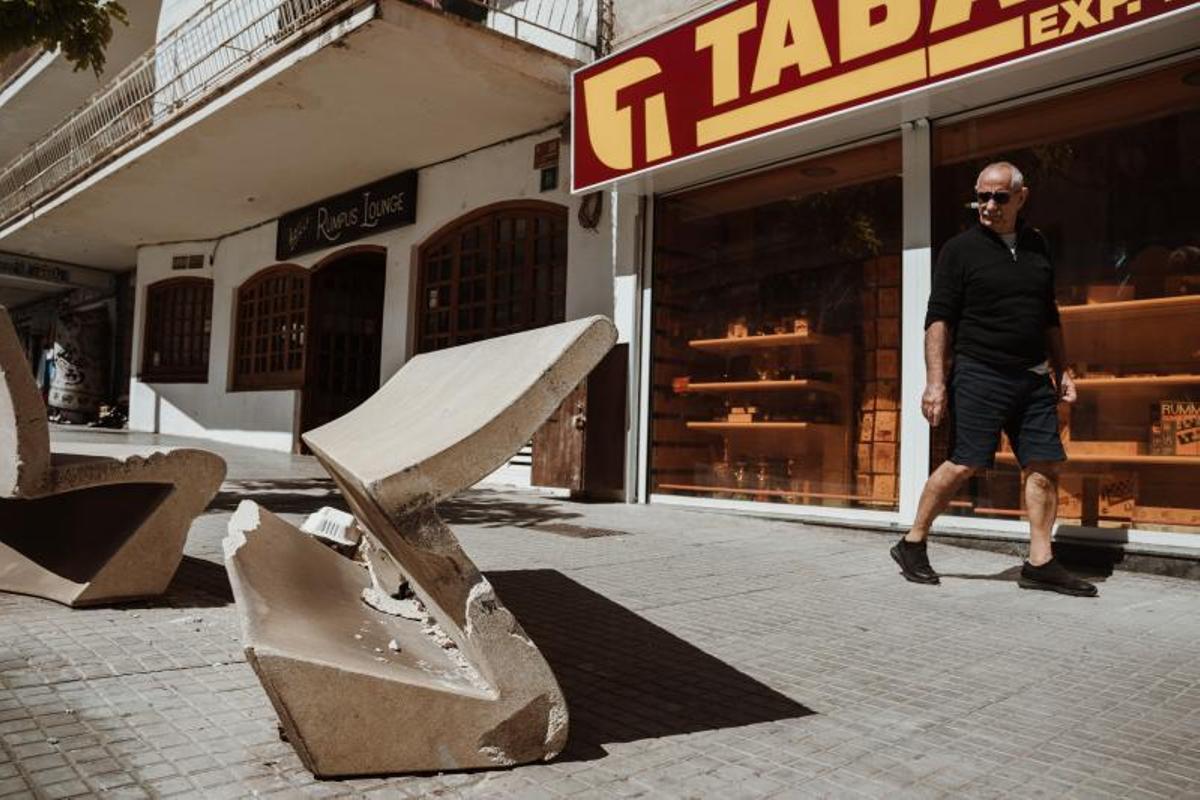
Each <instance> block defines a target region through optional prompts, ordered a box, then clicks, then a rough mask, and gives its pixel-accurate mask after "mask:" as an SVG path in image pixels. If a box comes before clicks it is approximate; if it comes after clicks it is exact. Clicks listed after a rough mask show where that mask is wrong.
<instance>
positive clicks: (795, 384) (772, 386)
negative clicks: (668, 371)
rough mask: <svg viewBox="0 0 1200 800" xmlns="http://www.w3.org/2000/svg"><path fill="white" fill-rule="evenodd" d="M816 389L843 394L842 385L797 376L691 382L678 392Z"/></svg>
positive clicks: (718, 392)
mask: <svg viewBox="0 0 1200 800" xmlns="http://www.w3.org/2000/svg"><path fill="white" fill-rule="evenodd" d="M809 389H811V390H816V391H820V392H832V393H834V394H841V391H842V389H841V387H840V386H838V385H836V384H833V383H829V382H828V381H816V380H809V379H807V378H804V379H801V378H797V379H795V380H784V381H723V382H717V383H689V384H688V385H687V388H686V389H680V390H679V391H678V394H692V393H701V392H705V393H716V394H721V393H724V392H790V391H800V390H809Z"/></svg>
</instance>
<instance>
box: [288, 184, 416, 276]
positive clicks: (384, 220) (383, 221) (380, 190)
mask: <svg viewBox="0 0 1200 800" xmlns="http://www.w3.org/2000/svg"><path fill="white" fill-rule="evenodd" d="M416 221H417V173H416V170H409V171H408V172H401V173H399V174H397V175H393V176H391V177H390V178H384V179H383V180H380V181H375V182H374V183H368V184H367V185H366V186H360V187H358V188H357V189H352V190H351V191H349V192H343V193H342V194H339V195H334V196H333V197H327V198H325V199H324V200H322V201H320V202H319V203H313V204H312V205H310V206H305V207H304V208H300V209H297V210H295V211H291V212H289V213H287V214H284V215H283V216H282V217H280V218H279V229H278V232H277V233H276V236H275V258H276V259H277V260H279V261H286V260H288V259H289V258H291V257H293V256H297V255H300V254H301V253H309V252H312V251H313V250H320V249H322V248H325V247H335V246H337V245H341V244H345V243H347V242H353V241H354V240H356V239H362V238H363V237H366V236H371V235H372V234H376V233H380V232H382V231H387V230H391V229H392V228H399V227H402V226H404V225H411V224H413V223H414V222H416Z"/></svg>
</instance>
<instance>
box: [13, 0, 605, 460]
mask: <svg viewBox="0 0 1200 800" xmlns="http://www.w3.org/2000/svg"><path fill="white" fill-rule="evenodd" d="M142 16H143V17H144V16H146V15H142ZM138 21H139V25H141V26H143V27H144V26H145V24H146V22H147V20H146V19H142V17H139V20H138ZM608 24H609V20H608V5H607V3H603V2H602V3H597V2H595V1H594V0H554V2H548V3H547V2H539V3H524V2H518V3H489V2H483V1H482V0H478V1H477V0H448V1H447V2H441V1H440V0H437V1H434V0H419V1H418V0H412V1H411V2H409V1H408V0H381V1H380V2H361V1H360V0H311V1H308V0H306V1H305V2H298V1H297V0H224V2H214V3H201V2H198V1H197V0H169V1H168V2H164V3H162V4H161V6H159V5H155V7H154V8H153V9H152V13H150V14H149V27H150V29H151V30H152V31H153V36H154V38H152V39H151V40H150V43H149V45H148V47H147V49H146V50H145V51H144V52H141V53H139V54H138V56H137V57H136V58H133V59H131V60H130V61H129V62H128V63H127V64H126V65H123V69H121V70H118V74H116V75H115V76H114V77H112V78H111V79H110V80H108V81H107V82H104V83H102V84H101V87H100V88H99V90H98V91H96V92H95V94H93V95H92V96H91V97H90V98H86V102H82V104H81V105H80V107H79V109H78V110H76V111H74V112H72V113H70V114H67V116H66V117H65V118H64V119H62V120H56V121H55V124H54V125H48V126H43V127H44V130H41V131H38V132H37V135H36V136H34V137H32V140H31V141H30V142H29V144H28V145H27V146H25V147H24V148H23V149H22V148H16V149H14V152H13V153H11V154H9V161H8V163H7V165H6V166H4V167H3V169H2V170H0V217H2V218H3V221H2V222H0V251H4V252H7V253H10V254H13V257H14V258H25V259H30V258H34V257H36V258H41V259H55V260H56V263H59V262H61V263H65V264H71V265H80V266H81V267H86V268H87V269H89V270H91V271H92V272H94V273H98V274H101V275H105V276H106V277H109V278H110V279H111V280H114V281H115V280H118V276H119V279H120V280H124V281H125V282H126V283H127V284H128V286H129V287H130V291H131V293H132V297H133V302H132V304H130V307H129V314H130V323H129V325H128V328H129V336H128V337H127V338H126V339H125V340H124V342H123V344H124V353H125V357H126V359H127V361H128V372H127V373H126V378H125V386H127V387H128V389H127V392H128V403H129V425H130V428H131V429H133V430H139V431H149V432H157V433H164V434H175V435H184V436H198V437H205V438H210V439H219V440H224V441H230V442H236V443H240V444H247V445H251V446H257V447H264V448H270V449H276V450H284V451H293V450H298V449H300V448H301V446H302V445H301V443H300V441H299V434H300V433H301V432H302V431H304V430H308V429H310V428H312V427H316V426H317V425H320V424H322V423H323V422H325V421H328V420H329V419H332V418H334V417H336V416H338V415H340V414H342V413H345V411H347V410H349V409H350V408H352V407H353V406H354V405H356V404H357V403H358V402H361V400H362V399H364V398H365V397H366V396H368V395H369V394H370V393H371V392H373V391H374V389H376V388H377V387H378V386H379V385H380V383H381V382H382V381H384V380H386V379H387V378H388V377H390V376H391V375H392V374H393V373H394V372H395V371H396V370H398V369H399V368H400V366H402V365H403V364H404V362H405V361H406V360H407V359H408V358H410V357H411V356H413V355H414V354H416V353H419V352H424V351H427V350H432V349H438V348H442V347H448V346H452V345H455V344H462V343H466V342H469V341H474V340H477V339H481V338H486V337H489V336H494V335H500V334H503V333H509V332H514V331H518V330H523V329H525V328H529V327H536V326H538V325H544V324H549V323H552V322H558V321H564V320H567V319H573V318H577V317H580V316H586V315H590V314H596V313H609V314H611V310H612V291H611V284H612V280H611V269H612V268H611V262H612V255H611V253H612V232H611V222H610V215H609V208H608V204H607V203H606V202H604V198H603V197H602V196H600V195H592V196H590V197H582V196H581V197H578V198H577V197H573V196H572V195H571V193H570V191H569V187H568V184H567V180H568V174H567V169H566V165H567V163H568V156H569V150H570V145H569V140H568V139H567V137H566V132H567V131H568V130H569V127H568V126H567V124H566V121H567V116H568V113H569V97H570V94H569V76H570V73H571V71H572V70H573V69H574V68H576V67H578V66H579V65H580V64H582V63H586V62H587V61H590V60H592V59H594V58H595V57H596V53H597V51H598V50H599V49H600V48H602V47H604V46H606V45H605V43H604V42H605V40H606V37H608V36H610V33H608V31H609V30H610V29H609V28H608V27H606V26H607V25H608ZM37 96H38V91H37V87H36V86H35V85H33V84H32V83H30V84H29V88H28V89H27V91H26V93H25V94H23V95H21V98H22V99H23V100H24V101H26V103H27V104H30V103H33V102H35V101H36V100H37ZM23 299H24V298H17V297H15V296H14V297H13V298H10V299H9V300H7V302H8V304H9V305H10V306H15V307H16V309H17V311H18V312H19V311H20V309H21V308H22V307H23V306H24V304H23V303H22V302H20V301H21V300H23ZM14 300H15V301H16V302H14ZM526 480H527V477H526Z"/></svg>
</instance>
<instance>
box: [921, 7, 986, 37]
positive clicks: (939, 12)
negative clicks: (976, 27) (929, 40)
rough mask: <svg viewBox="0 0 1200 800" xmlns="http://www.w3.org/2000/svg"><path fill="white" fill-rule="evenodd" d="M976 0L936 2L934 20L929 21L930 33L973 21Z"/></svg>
mask: <svg viewBox="0 0 1200 800" xmlns="http://www.w3.org/2000/svg"><path fill="white" fill-rule="evenodd" d="M974 4H975V0H936V2H935V3H934V5H933V19H932V20H930V21H929V32H930V33H936V32H937V31H940V30H943V29H944V28H949V27H951V26H953V25H961V24H962V23H964V22H966V21H967V20H969V19H971V6H973V5H974Z"/></svg>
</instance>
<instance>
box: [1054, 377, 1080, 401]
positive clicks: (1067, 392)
mask: <svg viewBox="0 0 1200 800" xmlns="http://www.w3.org/2000/svg"><path fill="white" fill-rule="evenodd" d="M1056 383H1057V386H1058V402H1060V403H1074V402H1075V398H1076V397H1077V396H1078V395H1077V394H1076V392H1075V381H1074V379H1072V378H1071V373H1069V372H1060V373H1059V374H1058V380H1057V381H1056Z"/></svg>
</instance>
